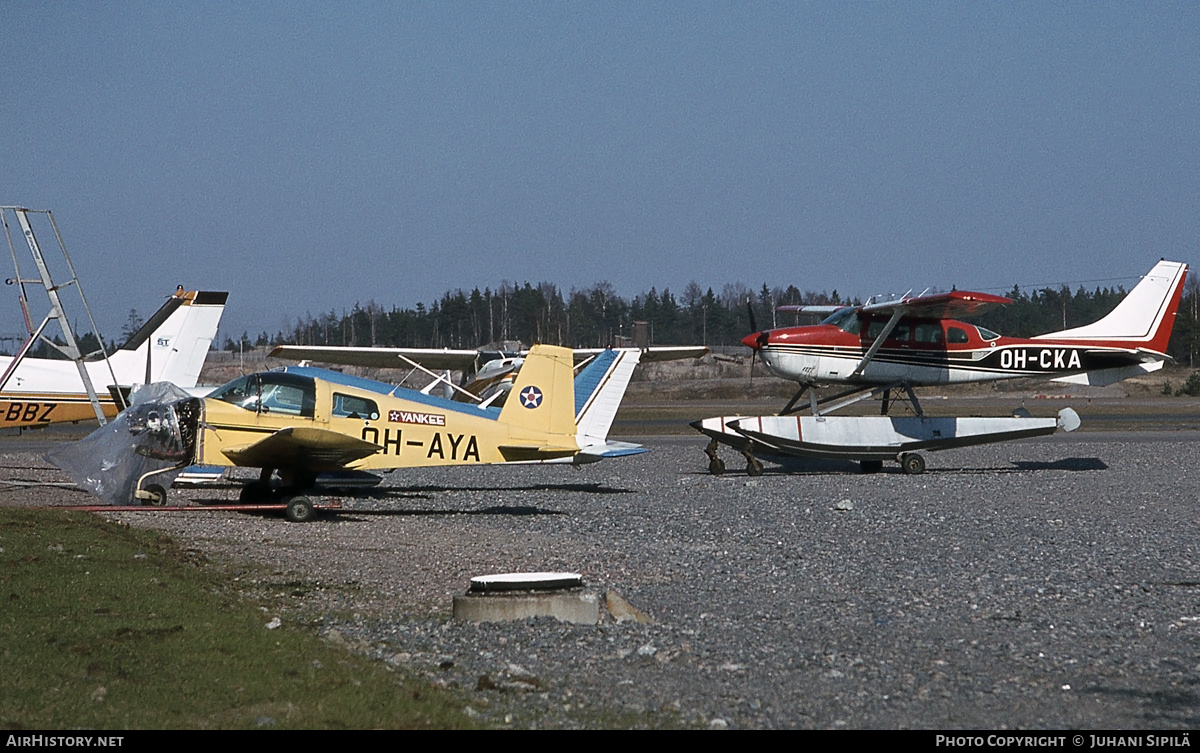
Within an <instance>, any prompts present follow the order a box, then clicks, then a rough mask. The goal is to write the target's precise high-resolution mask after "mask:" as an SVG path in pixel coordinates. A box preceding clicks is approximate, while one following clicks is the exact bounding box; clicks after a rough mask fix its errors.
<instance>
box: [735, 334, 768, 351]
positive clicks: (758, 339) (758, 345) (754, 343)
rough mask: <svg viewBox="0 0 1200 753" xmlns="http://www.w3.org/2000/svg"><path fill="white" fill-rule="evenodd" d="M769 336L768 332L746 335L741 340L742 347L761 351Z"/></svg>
mask: <svg viewBox="0 0 1200 753" xmlns="http://www.w3.org/2000/svg"><path fill="white" fill-rule="evenodd" d="M769 336H770V333H768V332H755V333H754V334H752V335H746V336H745V337H743V338H742V345H745V346H746V347H747V348H750V349H752V350H761V349H762V348H764V347H766V344H767V338H768V337H769Z"/></svg>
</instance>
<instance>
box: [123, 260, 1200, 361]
mask: <svg viewBox="0 0 1200 753" xmlns="http://www.w3.org/2000/svg"><path fill="white" fill-rule="evenodd" d="M1126 292H1127V291H1126V290H1125V288H1124V287H1120V286H1119V287H1096V288H1094V289H1091V290H1088V289H1087V288H1084V287H1079V288H1077V289H1075V290H1074V291H1072V290H1071V289H1070V288H1069V287H1067V286H1061V287H1057V288H1053V287H1046V288H1041V289H1034V290H1022V289H1021V288H1019V287H1017V286H1014V287H1013V289H1012V290H1011V291H1010V292H1008V293H1007V297H1008V298H1011V299H1012V301H1013V302H1012V303H1011V304H1008V305H1005V306H1000V307H997V308H994V309H992V310H990V311H988V312H986V313H985V314H983V315H982V316H980V317H979V318H978V319H976V320H974V322H975V323H977V324H979V325H981V326H983V327H987V328H988V329H991V330H994V331H996V332H999V333H1001V334H1004V335H1009V336H1012V337H1031V336H1033V335H1038V334H1043V333H1046V332H1053V331H1056V330H1061V329H1067V328H1070V327H1077V326H1081V325H1084V324H1088V323H1091V322H1094V321H1096V320H1097V319H1100V318H1101V317H1103V316H1104V315H1105V314H1107V313H1108V312H1110V311H1111V310H1112V309H1113V308H1114V307H1115V306H1116V305H1117V303H1119V302H1120V301H1121V299H1122V298H1124V297H1125V294H1126ZM861 303H862V301H861V300H859V299H843V298H841V297H840V296H839V295H838V292H837V291H836V290H834V291H833V292H831V293H827V292H824V291H820V292H818V291H811V290H804V291H802V290H800V289H799V288H797V287H796V286H795V285H789V286H788V287H786V288H784V287H773V288H772V287H770V286H768V285H766V284H764V285H763V286H762V287H761V288H760V289H758V290H757V291H756V290H752V289H751V288H749V287H748V286H746V285H744V284H740V283H734V284H727V285H724V286H723V287H722V288H721V290H720V291H719V292H717V291H716V290H714V289H713V288H711V287H709V288H702V287H701V286H700V285H699V284H697V283H695V282H690V283H688V284H687V286H685V287H684V289H683V291H682V292H681V293H679V294H676V293H674V292H672V291H671V290H669V289H667V288H664V289H663V290H662V291H659V290H657V289H656V288H651V289H650V290H649V292H646V293H642V294H640V295H636V296H634V297H632V298H624V297H622V296H620V295H618V294H617V293H616V291H615V290H614V289H613V287H612V285H610V284H609V283H607V282H601V283H597V284H595V285H593V286H591V287H589V288H583V289H575V288H572V289H571V290H570V291H566V292H564V291H563V290H562V289H561V288H559V287H558V286H556V285H554V284H552V283H548V282H542V283H538V284H537V285H533V284H530V283H528V282H526V283H523V284H512V283H509V282H502V283H501V284H500V285H499V286H497V287H496V288H495V289H492V288H490V287H486V288H484V289H483V290H480V289H479V288H474V289H472V290H471V291H470V292H466V291H464V290H461V289H460V290H454V291H447V292H446V293H444V294H443V295H442V297H441V298H440V299H438V300H436V301H433V302H432V303H430V304H428V305H426V304H425V303H417V304H416V306H414V307H411V308H403V307H399V306H395V305H392V306H390V307H388V306H384V305H380V304H378V303H376V302H375V301H369V302H367V303H366V304H363V303H356V304H354V306H353V308H352V309H350V310H348V311H347V310H343V311H342V312H341V313H340V314H339V313H338V312H336V311H329V312H327V313H324V314H320V315H318V316H313V315H312V314H307V315H305V316H304V317H301V318H298V319H297V320H296V322H295V324H294V326H291V327H290V328H289V329H288V331H279V332H277V333H275V334H274V335H269V334H268V333H267V332H265V331H264V332H261V333H260V334H259V335H258V336H257V338H254V339H253V340H252V339H251V338H250V336H249V334H248V333H243V334H242V336H241V338H240V339H238V340H234V339H233V338H231V337H226V338H225V340H224V348H225V349H226V350H236V349H238V348H253V347H264V346H272V345H278V344H294V345H348V346H382V347H407V348H479V347H483V346H487V345H496V344H498V343H505V342H513V341H519V342H521V343H524V344H526V345H528V344H531V343H535V342H542V343H549V344H552V345H565V346H568V347H577V348H594V347H605V346H607V345H612V344H614V343H616V342H617V341H618V338H621V337H631V336H632V334H633V324H634V322H646V323H647V324H648V326H649V330H650V337H651V342H652V343H655V344H659V345H710V346H728V345H738V344H739V343H740V342H741V339H742V338H743V337H745V336H746V335H747V334H749V333H750V332H751V331H752V328H751V316H752V315H753V317H754V324H755V326H756V327H757V328H758V329H767V328H771V327H784V326H789V325H794V324H808V323H812V322H813V321H815V319H814V317H812V316H805V315H795V314H785V313H781V312H777V311H776V307H778V306H782V305H787V304H806V305H858V304H861ZM751 312H753V314H751ZM131 314H132V312H131ZM1198 322H1200V283H1197V282H1196V280H1195V279H1194V278H1189V279H1188V282H1187V284H1186V286H1185V289H1184V293H1183V299H1182V301H1181V302H1180V306H1179V312H1178V316H1177V317H1176V320H1175V329H1174V333H1173V335H1172V337H1171V345H1170V348H1169V354H1170V355H1171V356H1172V357H1173V358H1175V359H1176V360H1177V361H1178V362H1179V363H1181V364H1183V365H1186V366H1195V365H1196V362H1197V359H1198V357H1200V326H1198Z"/></svg>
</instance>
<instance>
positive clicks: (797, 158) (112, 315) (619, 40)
mask: <svg viewBox="0 0 1200 753" xmlns="http://www.w3.org/2000/svg"><path fill="white" fill-rule="evenodd" d="M0 71H3V74H4V75H3V78H2V79H0V81H2V87H3V88H2V89H0V91H2V95H0V96H2V97H3V99H2V102H0V176H3V179H2V180H0V188H2V190H0V204H20V205H25V206H30V207H36V208H49V209H52V210H53V211H54V215H55V218H56V220H57V221H58V224H59V227H60V229H61V230H62V231H63V235H64V238H65V240H66V242H67V244H68V248H69V249H70V251H71V253H72V255H73V257H74V260H75V262H76V266H77V268H78V269H79V273H80V276H81V278H82V280H83V284H84V286H85V290H86V291H87V294H88V299H89V301H90V302H91V304H92V307H93V309H94V310H95V311H96V313H97V314H98V316H99V319H100V324H101V327H102V329H103V330H104V332H105V335H106V336H108V337H113V336H115V335H116V334H117V333H118V332H119V330H120V327H121V325H122V324H123V323H124V320H125V317H126V315H127V313H128V310H129V308H130V307H131V306H136V307H137V308H138V309H139V311H141V312H142V313H143V314H149V313H150V312H151V311H153V309H154V308H156V307H157V305H158V303H159V301H160V300H161V298H162V297H163V296H164V295H166V294H167V293H169V292H170V291H171V290H173V289H174V287H175V285H176V284H177V283H182V284H184V285H185V286H186V287H188V288H204V289H217V290H228V291H230V293H231V296H230V301H229V308H228V309H227V312H226V323H227V330H226V331H227V332H229V333H231V334H240V332H241V331H242V330H248V331H250V332H251V333H252V334H253V333H256V332H258V331H260V330H267V331H269V332H275V331H276V330H279V329H281V328H283V327H284V326H286V324H287V323H288V321H289V318H290V319H294V318H295V317H297V316H302V315H304V314H305V313H306V312H311V313H313V314H318V313H319V312H322V311H328V310H330V309H336V310H338V311H339V312H340V311H341V310H342V309H343V308H347V307H350V306H352V305H353V304H354V303H355V302H356V301H360V302H363V303H365V302H367V301H368V300H372V299H373V300H375V301H377V302H380V303H383V304H385V305H393V304H394V305H399V306H412V305H414V304H415V303H416V302H417V301H430V300H433V299H435V298H436V297H438V296H440V295H441V293H443V292H444V291H445V290H447V289H455V288H463V289H466V290H470V289H471V288H473V287H476V286H479V287H480V288H482V287H484V286H493V287H495V286H496V285H497V284H498V283H499V282H500V281H501V280H510V281H514V282H523V281H530V282H535V283H536V282H539V281H542V280H546V281H550V282H553V283H556V284H558V285H560V286H561V287H562V288H564V289H570V288H572V287H577V288H584V287H588V286H590V285H592V284H594V283H596V282H599V281H608V282H610V283H612V285H613V286H614V287H615V288H616V289H617V291H618V292H619V293H621V294H622V295H625V296H632V295H635V294H637V293H640V292H644V291H646V290H649V289H650V287H652V286H654V287H656V288H658V289H659V290H662V289H663V288H664V287H666V288H670V289H671V290H674V291H676V292H681V291H682V290H683V287H684V286H685V285H686V284H687V283H688V282H689V281H692V280H695V281H696V282H698V283H700V284H701V285H702V286H704V287H708V286H713V287H714V288H717V289H718V290H719V289H720V287H721V286H722V285H723V284H725V283H728V282H743V283H746V284H748V285H750V286H752V287H754V288H758V287H759V286H761V285H762V283H764V282H766V283H768V284H770V285H772V286H774V285H788V284H795V285H796V286H798V287H800V288H801V289H807V290H832V289H835V288H836V289H837V290H838V291H839V292H841V293H843V294H849V295H860V296H864V297H865V296H867V295H870V294H872V293H879V292H903V291H904V290H906V289H908V288H916V289H921V288H924V287H926V286H939V287H944V288H948V287H950V286H951V285H957V286H958V287H959V288H975V289H984V290H995V289H1003V290H1007V289H1009V288H1010V287H1011V286H1012V285H1013V284H1014V283H1020V284H1049V283H1055V282H1074V281H1080V280H1095V279H1117V278H1122V279H1124V280H1125V282H1126V285H1127V286H1128V284H1129V282H1131V281H1132V280H1133V279H1134V278H1136V276H1137V275H1140V274H1143V273H1144V272H1146V271H1147V270H1149V269H1150V267H1151V266H1152V264H1153V262H1154V261H1155V260H1157V259H1158V258H1159V257H1164V256H1165V257H1167V258H1172V259H1178V260H1182V261H1188V262H1192V261H1196V260H1197V255H1196V254H1195V251H1196V248H1197V241H1198V239H1200V5H1197V4H1196V3H1145V4H1135V3H1119V4H1105V3H1069V4H1051V3H1040V2H1039V3H780V4H774V3H676V2H672V3H662V4H655V3H647V2H630V3H619V2H612V3H449V2H438V3H431V4H421V3H415V2H392V3H353V2H352V3H331V2H325V3H302V2H289V3H271V2H255V3H249V2H248V3H225V2H200V3H171V2H158V3H136V2H128V3H80V2H68V3H55V2H47V3H33V2H12V1H11V0H8V1H6V2H3V3H0ZM3 295H4V289H3V288H0V330H5V331H8V330H17V329H19V327H20V324H19V318H18V317H19V311H18V309H17V307H16V300H15V295H14V296H13V297H12V303H11V304H9V305H6V304H5V303H4V300H3ZM6 308H8V309H10V313H9V314H5V313H4V311H5V309H6ZM5 317H9V318H11V320H12V321H11V326H8V325H5V324H4V323H3V322H4V321H8V319H6V318H5Z"/></svg>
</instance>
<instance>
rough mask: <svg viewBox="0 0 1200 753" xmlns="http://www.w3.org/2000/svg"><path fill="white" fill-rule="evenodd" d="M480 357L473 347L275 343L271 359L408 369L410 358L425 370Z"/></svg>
mask: <svg viewBox="0 0 1200 753" xmlns="http://www.w3.org/2000/svg"><path fill="white" fill-rule="evenodd" d="M478 357H479V351H476V350H451V349H449V348H369V347H363V348H357V347H342V346H335V345H328V346H326V345H277V346H275V349H274V350H272V351H271V358H285V359H288V360H291V361H320V362H321V363H340V364H345V365H346V366H376V367H381V368H400V369H402V368H407V367H408V366H409V365H410V364H409V361H412V362H414V363H419V364H421V365H422V366H424V367H425V368H427V369H451V370H456V371H461V370H463V369H470V368H472V367H473V366H474V365H475V359H476V358H478Z"/></svg>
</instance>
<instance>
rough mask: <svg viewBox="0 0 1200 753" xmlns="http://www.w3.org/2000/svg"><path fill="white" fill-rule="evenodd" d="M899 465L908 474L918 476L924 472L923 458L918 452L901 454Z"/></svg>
mask: <svg viewBox="0 0 1200 753" xmlns="http://www.w3.org/2000/svg"><path fill="white" fill-rule="evenodd" d="M900 467H901V468H903V469H904V472H905V473H907V474H908V475H910V476H919V475H921V474H922V473H924V472H925V458H924V456H922V455H921V454H920V453H919V452H910V453H907V454H904V455H901V456H900Z"/></svg>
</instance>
